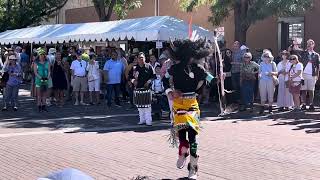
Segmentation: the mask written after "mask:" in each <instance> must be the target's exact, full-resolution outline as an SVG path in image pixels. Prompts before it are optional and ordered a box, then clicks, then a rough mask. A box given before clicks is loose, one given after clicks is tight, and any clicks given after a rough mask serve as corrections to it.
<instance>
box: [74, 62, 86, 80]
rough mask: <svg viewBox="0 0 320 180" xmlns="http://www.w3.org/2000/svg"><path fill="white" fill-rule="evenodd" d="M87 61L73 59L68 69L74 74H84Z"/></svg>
mask: <svg viewBox="0 0 320 180" xmlns="http://www.w3.org/2000/svg"><path fill="white" fill-rule="evenodd" d="M86 67H87V62H86V61H84V60H81V61H79V60H74V61H72V63H71V67H70V69H71V70H73V71H74V75H75V76H85V75H86Z"/></svg>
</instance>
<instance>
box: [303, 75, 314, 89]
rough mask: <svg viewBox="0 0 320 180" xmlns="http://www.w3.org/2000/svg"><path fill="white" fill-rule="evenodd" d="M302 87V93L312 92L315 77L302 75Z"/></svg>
mask: <svg viewBox="0 0 320 180" xmlns="http://www.w3.org/2000/svg"><path fill="white" fill-rule="evenodd" d="M303 78H304V85H303V86H302V87H301V90H302V91H314V90H315V88H316V83H317V77H316V76H308V75H303Z"/></svg>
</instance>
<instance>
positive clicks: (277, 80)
mask: <svg viewBox="0 0 320 180" xmlns="http://www.w3.org/2000/svg"><path fill="white" fill-rule="evenodd" d="M272 81H273V84H274V85H275V86H277V85H279V79H278V78H277V77H276V76H272Z"/></svg>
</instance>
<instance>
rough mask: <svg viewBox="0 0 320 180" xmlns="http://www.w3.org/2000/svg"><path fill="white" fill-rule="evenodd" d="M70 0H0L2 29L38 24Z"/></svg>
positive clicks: (0, 29) (0, 24) (0, 23)
mask: <svg viewBox="0 0 320 180" xmlns="http://www.w3.org/2000/svg"><path fill="white" fill-rule="evenodd" d="M67 1H68V0H0V31H4V30H7V29H18V28H24V27H28V26H30V25H36V24H38V23H39V22H41V21H42V20H44V19H47V18H49V17H51V16H53V15H55V14H56V13H57V11H58V10H59V9H61V8H62V7H63V6H64V5H65V4H66V3H67Z"/></svg>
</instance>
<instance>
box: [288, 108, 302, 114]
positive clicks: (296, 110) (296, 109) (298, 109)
mask: <svg viewBox="0 0 320 180" xmlns="http://www.w3.org/2000/svg"><path fill="white" fill-rule="evenodd" d="M301 111H302V110H301V109H300V108H294V109H293V110H292V111H291V112H296V113H297V112H301Z"/></svg>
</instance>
